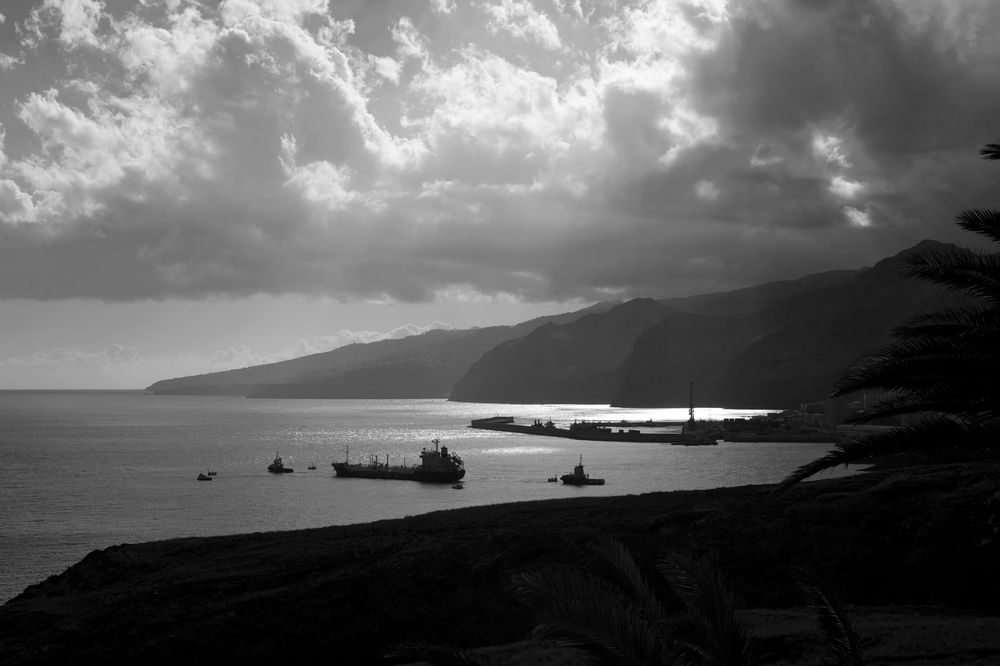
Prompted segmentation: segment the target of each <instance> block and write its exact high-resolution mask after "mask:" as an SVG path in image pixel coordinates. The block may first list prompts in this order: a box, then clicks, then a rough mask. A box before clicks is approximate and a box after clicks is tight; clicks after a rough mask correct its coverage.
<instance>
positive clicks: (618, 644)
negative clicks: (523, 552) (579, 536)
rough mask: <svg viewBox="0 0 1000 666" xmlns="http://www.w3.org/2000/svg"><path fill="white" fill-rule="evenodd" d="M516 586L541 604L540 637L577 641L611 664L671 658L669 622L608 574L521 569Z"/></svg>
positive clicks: (538, 608)
mask: <svg viewBox="0 0 1000 666" xmlns="http://www.w3.org/2000/svg"><path fill="white" fill-rule="evenodd" d="M510 585H511V591H512V593H513V594H514V596H515V597H516V598H518V599H519V600H521V601H522V602H524V603H526V604H527V605H529V606H532V607H533V608H534V609H535V615H536V618H537V619H538V622H539V623H538V625H537V626H536V628H535V632H534V635H535V636H536V637H537V638H550V639H553V640H558V641H562V642H565V643H566V644H567V645H569V644H574V645H577V646H578V647H577V649H580V650H585V651H586V650H591V651H592V652H594V653H599V655H600V657H601V658H602V659H607V660H610V663H618V661H617V660H618V659H619V658H621V659H623V660H624V661H622V662H621V663H659V662H662V661H664V660H667V659H668V658H669V657H670V654H671V651H670V644H671V642H670V640H669V639H668V638H667V636H666V635H665V631H664V629H665V627H664V626H663V624H661V623H660V622H658V621H657V619H656V616H655V615H653V614H651V613H650V612H649V611H648V609H646V608H645V607H643V606H642V605H640V604H637V603H635V602H633V601H632V600H631V599H630V598H629V597H628V596H627V595H626V594H625V593H624V592H623V591H622V590H621V589H620V588H618V587H617V586H615V585H612V584H611V583H609V582H608V581H605V580H604V579H602V578H599V577H597V576H595V575H592V574H589V573H584V572H581V571H579V570H577V569H575V568H573V567H568V566H551V567H546V568H544V569H539V570H535V571H525V572H519V573H516V574H514V575H513V576H511V580H510ZM587 646H589V647H587ZM615 655H618V656H615Z"/></svg>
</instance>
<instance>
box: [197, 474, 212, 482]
mask: <svg viewBox="0 0 1000 666" xmlns="http://www.w3.org/2000/svg"><path fill="white" fill-rule="evenodd" d="M198 480H199V481H211V480H212V477H211V476H209V475H208V474H198Z"/></svg>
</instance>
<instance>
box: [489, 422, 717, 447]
mask: <svg viewBox="0 0 1000 666" xmlns="http://www.w3.org/2000/svg"><path fill="white" fill-rule="evenodd" d="M469 427H470V428H477V429H479V430H498V431H500V432H516V433H520V434H522V435H538V436H542V437H565V438H566V439H585V440H591V441H598V442H652V443H663V444H685V445H689V446H690V445H695V444H701V443H705V444H715V443H716V442H715V440H711V439H706V438H705V437H704V435H702V434H700V433H687V432H643V431H641V430H639V429H637V428H628V427H622V428H618V429H615V428H612V427H609V426H608V425H606V424H605V423H591V422H587V421H582V422H576V423H571V424H570V426H569V427H568V428H560V427H558V426H557V425H556V424H554V423H553V422H552V421H546V422H544V423H543V422H542V421H541V420H540V419H535V420H534V421H533V422H532V423H531V424H530V425H524V424H519V423H515V421H514V417H513V416H492V417H488V418H483V419H473V420H472V423H471V424H470V425H469ZM647 427H648V426H647Z"/></svg>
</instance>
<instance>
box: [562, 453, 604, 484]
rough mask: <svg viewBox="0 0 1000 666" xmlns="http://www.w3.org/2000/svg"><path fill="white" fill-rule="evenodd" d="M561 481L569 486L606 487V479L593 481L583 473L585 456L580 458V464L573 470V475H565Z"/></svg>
mask: <svg viewBox="0 0 1000 666" xmlns="http://www.w3.org/2000/svg"><path fill="white" fill-rule="evenodd" d="M559 479H560V480H561V481H562V482H563V483H565V484H566V485H568V486H603V485H604V479H592V478H590V475H588V474H587V473H585V472H584V471H583V456H580V464H579V465H577V466H576V467H574V468H573V473H572V474H563V475H562V476H561V477H559Z"/></svg>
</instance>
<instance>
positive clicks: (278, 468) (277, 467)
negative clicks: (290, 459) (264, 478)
mask: <svg viewBox="0 0 1000 666" xmlns="http://www.w3.org/2000/svg"><path fill="white" fill-rule="evenodd" d="M267 471H268V472H271V473H272V474H288V473H289V472H294V471H295V470H293V469H292V468H291V467H285V464H284V463H283V462H281V456H279V455H278V452H277V451H275V452H274V462H272V463H271V464H270V465H268V466H267Z"/></svg>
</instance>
